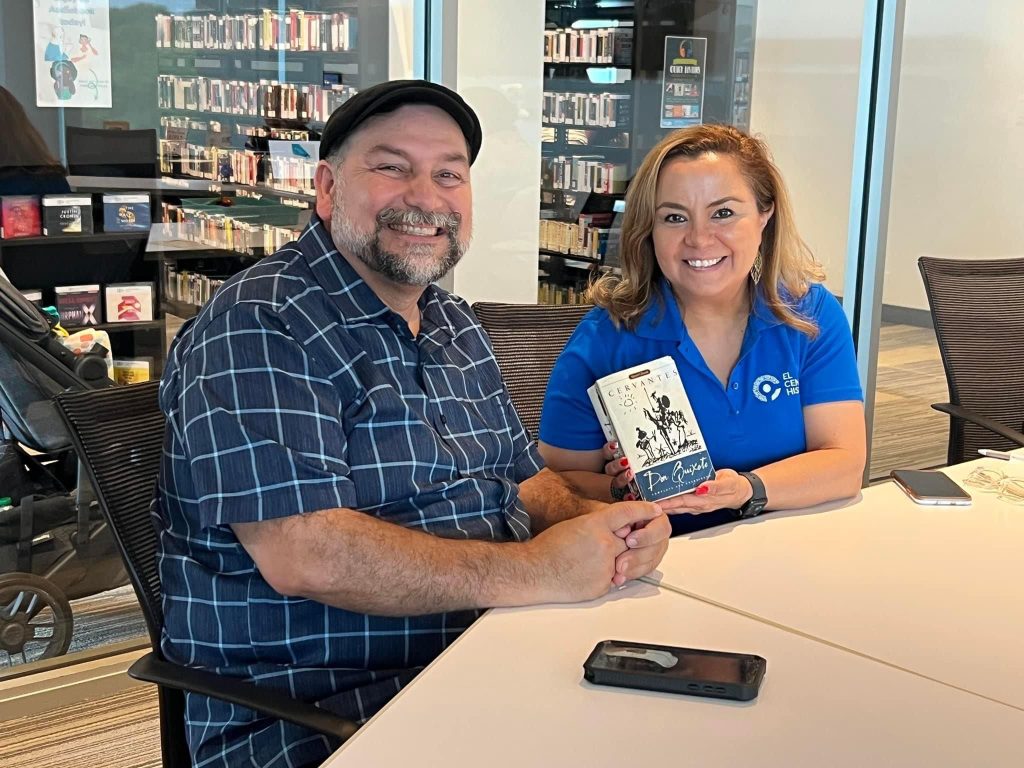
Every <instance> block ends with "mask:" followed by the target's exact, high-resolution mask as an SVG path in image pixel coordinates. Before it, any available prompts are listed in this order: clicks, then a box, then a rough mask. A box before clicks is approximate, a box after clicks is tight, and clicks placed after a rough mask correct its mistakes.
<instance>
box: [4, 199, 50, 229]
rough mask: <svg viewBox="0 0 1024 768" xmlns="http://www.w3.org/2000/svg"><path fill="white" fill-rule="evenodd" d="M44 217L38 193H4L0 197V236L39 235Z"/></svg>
mask: <svg viewBox="0 0 1024 768" xmlns="http://www.w3.org/2000/svg"><path fill="white" fill-rule="evenodd" d="M41 234H43V218H42V214H41V213H40V210H39V197H38V196H36V195H4V196H3V197H2V198H0V238H3V239H4V240H11V239H14V238H17V237H38V236H39V235H41Z"/></svg>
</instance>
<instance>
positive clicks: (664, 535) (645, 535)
mask: <svg viewBox="0 0 1024 768" xmlns="http://www.w3.org/2000/svg"><path fill="white" fill-rule="evenodd" d="M623 503H624V504H625V503H631V502H623ZM632 503H634V504H635V503H636V502H632ZM615 535H616V536H621V537H622V538H623V539H624V540H625V542H626V546H627V547H628V549H627V550H626V551H625V552H623V553H622V554H620V555H619V556H618V557H617V558H615V575H614V576H613V577H612V583H613V584H615V585H616V586H622V585H623V584H625V583H626V582H627V581H631V580H633V579H639V578H640V577H641V576H646V575H647V574H648V573H650V572H651V571H653V570H654V569H655V568H657V567H658V563H660V562H661V558H663V557H664V556H665V552H666V551H667V550H668V537H669V536H671V535H672V524H671V523H669V520H668V515H659V516H657V517H655V518H653V519H652V520H650V521H649V522H648V523H647V524H646V525H644V526H643V527H636V526H623V527H622V528H620V529H619V530H617V531H616V532H615Z"/></svg>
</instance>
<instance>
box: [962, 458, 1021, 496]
mask: <svg viewBox="0 0 1024 768" xmlns="http://www.w3.org/2000/svg"><path fill="white" fill-rule="evenodd" d="M964 485H969V486H970V487H971V488H977V489H978V490H979V491H983V492H985V493H994V494H996V497H997V498H999V499H1002V500H1003V501H1008V502H1009V503H1011V504H1020V505H1024V477H1009V476H1008V475H1004V474H1003V473H1002V472H1000V471H999V470H998V469H990V468H988V467H976V468H975V469H974V470H972V472H971V474H969V475H968V476H967V477H965V478H964Z"/></svg>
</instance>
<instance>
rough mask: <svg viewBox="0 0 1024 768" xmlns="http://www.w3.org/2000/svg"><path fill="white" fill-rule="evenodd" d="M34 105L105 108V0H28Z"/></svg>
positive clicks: (107, 47)
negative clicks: (31, 7) (33, 75)
mask: <svg viewBox="0 0 1024 768" xmlns="http://www.w3.org/2000/svg"><path fill="white" fill-rule="evenodd" d="M32 2H33V9H32V10H33V24H32V28H33V31H34V37H35V54H36V58H35V77H36V105H37V106H40V107H110V106H111V93H110V5H109V0H32Z"/></svg>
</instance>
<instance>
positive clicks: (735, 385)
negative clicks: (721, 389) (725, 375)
mask: <svg viewBox="0 0 1024 768" xmlns="http://www.w3.org/2000/svg"><path fill="white" fill-rule="evenodd" d="M732 388H733V389H739V388H740V385H739V383H738V382H735V381H734V382H733V383H732Z"/></svg>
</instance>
